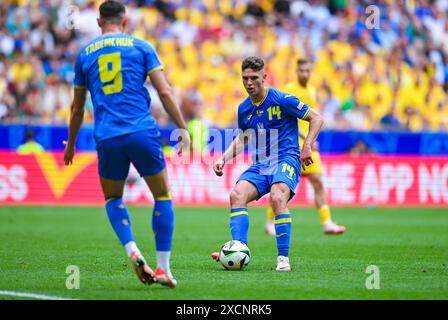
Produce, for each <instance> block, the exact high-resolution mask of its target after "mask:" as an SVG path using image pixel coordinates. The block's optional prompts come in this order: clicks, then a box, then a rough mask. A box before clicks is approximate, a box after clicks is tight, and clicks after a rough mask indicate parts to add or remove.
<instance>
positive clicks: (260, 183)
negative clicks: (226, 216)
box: [212, 57, 323, 271]
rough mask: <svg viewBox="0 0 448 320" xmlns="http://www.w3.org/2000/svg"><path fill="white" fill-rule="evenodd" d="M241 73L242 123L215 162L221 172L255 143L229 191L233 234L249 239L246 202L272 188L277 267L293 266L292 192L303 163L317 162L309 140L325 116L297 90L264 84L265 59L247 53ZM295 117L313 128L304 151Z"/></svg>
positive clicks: (233, 236) (217, 171)
mask: <svg viewBox="0 0 448 320" xmlns="http://www.w3.org/2000/svg"><path fill="white" fill-rule="evenodd" d="M242 78H243V85H244V88H245V89H246V91H247V93H248V94H249V97H247V98H246V99H245V100H244V101H243V102H242V103H241V104H240V105H239V107H238V127H239V129H240V130H241V131H240V133H239V135H238V136H237V137H236V138H235V140H234V141H233V142H232V143H231V145H230V146H229V147H228V148H227V150H226V151H225V152H224V154H223V155H222V156H221V157H220V159H218V160H217V161H216V162H215V163H214V165H213V170H214V171H215V173H216V174H217V175H218V176H221V175H222V174H223V169H224V166H225V164H226V163H227V162H228V161H230V160H231V159H233V158H234V157H235V156H236V155H238V154H239V153H240V152H241V151H243V150H244V148H245V146H246V145H247V143H248V141H249V140H250V139H252V142H253V143H254V145H255V155H253V156H254V158H255V159H254V163H253V164H252V166H251V167H249V169H247V170H246V171H245V172H244V173H243V174H242V175H241V176H240V177H239V179H238V182H237V183H236V185H235V186H234V188H233V190H232V191H231V193H230V205H231V211H230V230H231V233H232V239H233V240H239V241H241V242H244V243H246V244H247V241H248V239H247V234H248V229H249V216H248V212H247V205H248V203H249V202H251V201H253V200H258V199H260V198H261V197H262V196H263V195H265V194H267V193H269V192H270V197H271V199H270V200H271V203H272V207H273V209H274V213H275V232H276V239H277V249H278V257H277V267H276V270H277V271H291V266H290V263H289V247H290V239H291V215H290V213H289V210H288V208H287V204H288V201H289V200H290V199H291V198H292V197H293V196H294V192H295V189H296V187H297V184H298V182H299V177H300V172H301V167H302V168H304V169H305V166H308V165H310V164H312V163H313V160H312V156H311V155H312V149H311V146H312V145H313V143H314V141H316V138H317V136H318V134H319V131H320V128H321V127H322V125H323V119H322V117H321V115H320V114H319V113H318V112H316V111H315V110H313V109H311V108H310V107H309V106H308V105H306V104H304V103H303V102H301V101H300V100H299V99H298V98H296V97H295V96H293V95H291V94H287V93H283V92H280V91H278V90H275V89H273V88H266V87H265V85H264V82H265V79H266V73H265V71H264V62H263V60H262V59H260V58H258V57H248V58H246V59H244V61H243V63H242ZM297 119H303V120H305V121H308V122H309V132H308V135H307V137H306V139H305V141H304V144H303V148H302V150H301V151H300V150H299V148H298V139H299V131H298V125H297ZM248 138H249V139H248ZM218 257H219V254H218V253H216V252H214V253H212V258H213V259H215V260H217V259H218Z"/></svg>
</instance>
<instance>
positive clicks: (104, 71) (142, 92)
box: [74, 33, 163, 142]
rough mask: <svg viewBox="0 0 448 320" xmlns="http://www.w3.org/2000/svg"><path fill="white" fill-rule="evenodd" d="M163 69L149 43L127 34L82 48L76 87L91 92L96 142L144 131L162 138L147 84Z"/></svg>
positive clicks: (77, 61) (76, 72) (94, 41)
mask: <svg viewBox="0 0 448 320" xmlns="http://www.w3.org/2000/svg"><path fill="white" fill-rule="evenodd" d="M162 68H163V67H162V65H161V63H160V61H159V58H158V56H157V53H156V51H155V50H154V48H153V47H152V46H151V45H150V44H149V43H147V42H146V41H143V40H140V39H138V38H135V37H132V36H130V35H127V34H121V33H116V34H106V35H103V36H101V37H98V38H96V39H95V40H93V41H92V42H90V43H89V44H88V45H87V46H86V47H85V48H83V49H82V51H81V52H80V53H79V55H78V58H77V60H76V64H75V79H74V85H75V87H76V86H78V87H86V88H87V89H88V90H89V91H90V94H91V96H92V102H93V108H94V118H95V130H94V135H95V140H96V141H97V142H99V141H102V140H105V139H109V138H113V137H117V136H121V135H125V134H129V133H133V132H137V131H142V130H148V131H150V132H151V133H152V134H154V136H158V135H160V133H159V130H158V128H157V125H156V122H155V120H154V118H153V117H152V115H151V113H150V111H149V105H150V103H151V98H150V96H149V92H148V90H147V89H146V88H145V81H146V78H147V75H148V74H150V73H151V72H152V71H154V70H158V69H162Z"/></svg>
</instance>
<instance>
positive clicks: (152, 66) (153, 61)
mask: <svg viewBox="0 0 448 320" xmlns="http://www.w3.org/2000/svg"><path fill="white" fill-rule="evenodd" d="M143 48H144V54H145V64H146V73H147V74H150V73H151V72H153V71H156V70H163V66H162V63H161V62H160V60H159V56H158V55H157V52H156V50H155V49H154V48H153V47H152V46H151V45H150V44H149V43H147V42H145V45H144V47H143Z"/></svg>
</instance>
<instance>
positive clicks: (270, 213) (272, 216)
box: [266, 204, 275, 221]
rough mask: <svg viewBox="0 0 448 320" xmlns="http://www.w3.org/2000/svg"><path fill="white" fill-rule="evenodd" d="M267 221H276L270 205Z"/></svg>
mask: <svg viewBox="0 0 448 320" xmlns="http://www.w3.org/2000/svg"><path fill="white" fill-rule="evenodd" d="M266 213H267V214H266V219H267V221H274V219H275V213H274V210H273V209H272V206H271V204H269V205H268V208H267V211H266Z"/></svg>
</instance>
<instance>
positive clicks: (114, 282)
mask: <svg viewBox="0 0 448 320" xmlns="http://www.w3.org/2000/svg"><path fill="white" fill-rule="evenodd" d="M129 211H130V214H131V218H132V224H133V228H134V234H135V237H136V240H137V243H138V244H139V247H140V249H141V250H142V252H143V254H144V255H145V257H146V259H147V260H148V262H149V264H150V265H151V266H154V263H155V247H154V238H153V235H152V231H151V224H150V221H151V220H150V217H151V208H144V207H129ZM175 211H176V225H175V234H174V242H173V253H172V270H173V273H174V275H175V276H176V278H177V279H178V287H177V288H176V289H174V290H173V289H169V288H163V287H161V286H159V285H152V286H144V285H143V284H141V283H140V282H139V281H138V280H137V277H136V276H135V274H134V272H133V270H132V267H131V265H130V263H129V262H128V259H127V257H126V254H125V251H124V249H123V248H122V247H121V245H120V243H119V241H118V239H116V237H115V235H114V233H113V230H112V228H111V226H110V225H109V222H108V220H107V216H106V213H105V210H104V209H103V208H100V207H98V208H96V207H19V206H17V207H0V244H1V250H0V291H15V292H27V293H34V294H44V295H49V296H58V297H65V298H77V299H166V300H173V299H182V300H190V299H219V300H220V299H268V300H276V299H448V212H447V210H446V209H423V208H420V209H417V208H409V209H392V208H389V209H385V208H334V209H333V212H332V213H333V217H334V218H335V220H336V221H338V222H340V223H343V224H344V225H346V226H347V228H348V230H347V232H346V233H345V234H344V235H341V236H325V235H323V234H322V230H321V227H320V225H319V221H318V220H319V219H318V217H317V214H316V212H315V210H314V209H312V208H307V209H303V208H302V209H301V208H293V209H292V213H293V231H292V232H293V233H292V236H293V237H292V244H291V252H290V257H291V260H292V268H293V271H292V272H291V273H277V272H276V271H275V270H274V268H275V262H276V245H275V238H274V237H270V236H267V235H265V234H264V231H263V224H264V219H265V211H264V209H263V208H252V209H250V231H249V247H250V249H251V252H252V260H251V262H250V264H249V266H248V267H247V268H246V269H245V270H243V271H227V270H224V268H223V267H222V266H221V265H220V264H219V263H216V262H214V261H212V260H211V259H210V253H211V252H212V251H216V250H217V249H219V247H220V246H221V245H222V244H224V243H225V242H226V241H228V240H230V231H229V213H228V210H227V209H226V208H212V207H210V208H176V209H175ZM69 265H76V266H78V267H79V270H80V289H79V290H68V289H67V288H66V279H67V277H68V276H69V275H68V274H66V268H67V266H69ZM369 265H376V266H378V268H379V271H380V274H379V275H380V289H379V290H375V289H373V290H368V289H367V288H366V279H367V277H368V276H369V274H367V273H366V268H367V266H369ZM0 299H18V298H17V297H12V296H7V295H0Z"/></svg>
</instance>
